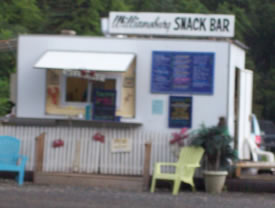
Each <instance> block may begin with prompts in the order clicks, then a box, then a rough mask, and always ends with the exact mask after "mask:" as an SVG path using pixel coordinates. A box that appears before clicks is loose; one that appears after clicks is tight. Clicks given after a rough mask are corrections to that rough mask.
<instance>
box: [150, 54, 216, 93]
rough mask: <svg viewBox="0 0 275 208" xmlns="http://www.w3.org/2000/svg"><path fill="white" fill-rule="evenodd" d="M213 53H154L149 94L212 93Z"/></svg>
mask: <svg viewBox="0 0 275 208" xmlns="http://www.w3.org/2000/svg"><path fill="white" fill-rule="evenodd" d="M214 59H215V54H214V53H202V52H199V53H197V52H168V51H153V54H152V75H151V92H152V93H192V94H213V89H214V63H215V61H214Z"/></svg>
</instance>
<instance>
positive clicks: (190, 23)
mask: <svg viewBox="0 0 275 208" xmlns="http://www.w3.org/2000/svg"><path fill="white" fill-rule="evenodd" d="M234 24H235V16H234V15H220V14H219V15H217V14H183V13H152V12H139V13H136V12H110V13H109V32H110V33H111V34H139V35H158V36H204V37H234Z"/></svg>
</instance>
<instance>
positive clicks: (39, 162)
mask: <svg viewBox="0 0 275 208" xmlns="http://www.w3.org/2000/svg"><path fill="white" fill-rule="evenodd" d="M44 141H45V133H42V134H40V135H39V136H38V137H36V138H35V163H34V182H35V181H36V174H37V173H38V172H42V170H43V157H44Z"/></svg>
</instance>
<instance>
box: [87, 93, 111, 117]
mask: <svg viewBox="0 0 275 208" xmlns="http://www.w3.org/2000/svg"><path fill="white" fill-rule="evenodd" d="M115 105H116V91H115V90H103V89H94V91H93V113H92V117H93V119H94V120H104V121H114V120H115V109H116V106H115Z"/></svg>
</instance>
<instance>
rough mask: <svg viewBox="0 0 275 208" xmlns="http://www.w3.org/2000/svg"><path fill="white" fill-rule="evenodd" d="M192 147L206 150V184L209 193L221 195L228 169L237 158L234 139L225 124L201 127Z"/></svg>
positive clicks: (195, 135)
mask: <svg viewBox="0 0 275 208" xmlns="http://www.w3.org/2000/svg"><path fill="white" fill-rule="evenodd" d="M191 136H192V142H191V145H194V146H201V147H203V148H204V150H205V153H204V164H203V165H204V168H205V170H204V182H205V188H206V191H207V192H210V193H220V192H221V191H222V188H223V186H224V183H225V179H226V176H227V175H228V168H229V167H230V164H231V162H232V161H234V160H235V159H236V158H237V152H236V151H235V150H234V149H233V148H232V141H233V139H232V137H231V136H230V135H229V134H228V132H227V128H226V126H225V125H223V124H219V125H218V126H211V127H206V126H205V125H201V127H200V128H199V129H198V130H196V131H195V132H193V133H192V135H191Z"/></svg>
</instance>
